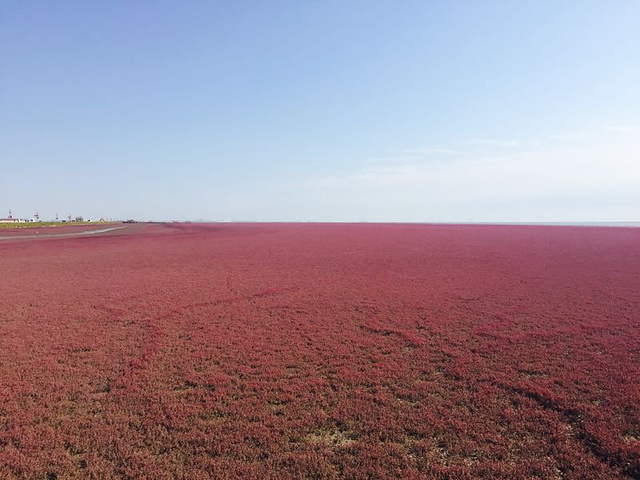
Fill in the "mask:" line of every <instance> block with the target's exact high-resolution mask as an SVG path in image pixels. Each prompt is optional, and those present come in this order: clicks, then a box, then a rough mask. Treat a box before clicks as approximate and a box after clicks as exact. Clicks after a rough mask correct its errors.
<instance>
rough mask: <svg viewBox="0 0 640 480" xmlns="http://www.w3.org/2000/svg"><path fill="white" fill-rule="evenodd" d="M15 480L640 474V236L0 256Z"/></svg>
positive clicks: (346, 233) (4, 472)
mask: <svg viewBox="0 0 640 480" xmlns="http://www.w3.org/2000/svg"><path fill="white" fill-rule="evenodd" d="M0 256H1V260H0V294H1V298H2V303H1V306H0V478H48V479H52V478H59V479H61V478H110V477H118V478H140V477H144V478H189V479H197V478H209V477H210V476H214V477H218V478H235V477H242V478H255V479H262V478H283V477H294V478H337V477H344V478H533V477H536V478H549V479H552V478H575V479H578V478H592V479H596V478H625V477H629V478H638V477H640V381H639V380H640V229H614V228H568V227H522V226H517V227H516V226H514V227H499V226H491V227H489V226H487V227H483V226H417V225H312V224H309V225H276V224H272V225H231V224H230V225H197V224H193V225H164V226H163V225H132V226H127V227H126V228H125V229H122V230H118V231H117V232H110V234H107V235H95V236H90V237H77V238H64V239H42V240H37V241H35V240H34V241H20V240H4V241H3V242H0Z"/></svg>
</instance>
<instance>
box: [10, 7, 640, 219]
mask: <svg viewBox="0 0 640 480" xmlns="http://www.w3.org/2000/svg"><path fill="white" fill-rule="evenodd" d="M638 31H640V3H639V2H637V1H632V0H627V1H623V0H619V1H618V0H614V1H608V2H603V1H576V0H574V1H562V0H560V1H557V0H556V1H523V2H507V1H494V2H492V1H485V2H480V1H415V2H412V1H401V2H399V1H373V0H368V1H355V0H354V1H346V2H345V1H337V0H336V1H331V0H329V1H323V2H320V1H304V2H299V1H288V2H284V1H272V2H257V1H252V2H249V1H244V2H243V1H238V2H235V1H234V2H231V1H228V2H204V1H202V2H197V1H190V2H169V1H153V2H151V1H146V2H145V1H140V2H125V1H122V2H118V1H114V2H80V1H77V2H69V1H56V2H48V1H43V2H35V1H34V2H18V1H13V2H12V1H9V2H3V5H2V7H1V13H0V167H1V168H2V173H1V174H0V216H1V215H4V214H5V213H6V212H5V210H8V209H9V208H11V209H13V212H14V214H15V215H19V216H31V215H32V214H33V213H34V212H35V211H38V212H40V216H41V217H42V218H51V217H53V216H54V215H55V214H56V213H59V214H60V215H61V216H63V215H64V216H66V214H68V213H71V214H72V215H74V216H75V215H84V216H86V217H91V218H99V217H107V218H125V217H126V218H129V217H132V218H138V219H153V220H170V219H182V220H257V221H260V220H267V221H277V220H284V221H288V220H291V221H297V220H303V221H305V220H319V221H417V222H419V221H425V222H428V221H454V222H455V221H525V222H526V221H590V220H591V221H625V220H627V221H631V220H636V221H637V220H639V219H640V86H639V85H640V61H639V60H638V59H640V35H639V34H638Z"/></svg>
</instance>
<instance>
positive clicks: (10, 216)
mask: <svg viewBox="0 0 640 480" xmlns="http://www.w3.org/2000/svg"><path fill="white" fill-rule="evenodd" d="M9 218H13V215H11V210H9Z"/></svg>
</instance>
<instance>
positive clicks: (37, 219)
mask: <svg viewBox="0 0 640 480" xmlns="http://www.w3.org/2000/svg"><path fill="white" fill-rule="evenodd" d="M33 218H34V219H35V221H36V222H39V221H40V214H39V213H38V212H36V213H34V214H33Z"/></svg>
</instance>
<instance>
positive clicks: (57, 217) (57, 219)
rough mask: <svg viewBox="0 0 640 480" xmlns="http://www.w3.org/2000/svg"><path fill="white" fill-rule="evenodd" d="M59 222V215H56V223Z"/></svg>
mask: <svg viewBox="0 0 640 480" xmlns="http://www.w3.org/2000/svg"><path fill="white" fill-rule="evenodd" d="M57 221H58V214H57V213H56V222H57Z"/></svg>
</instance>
